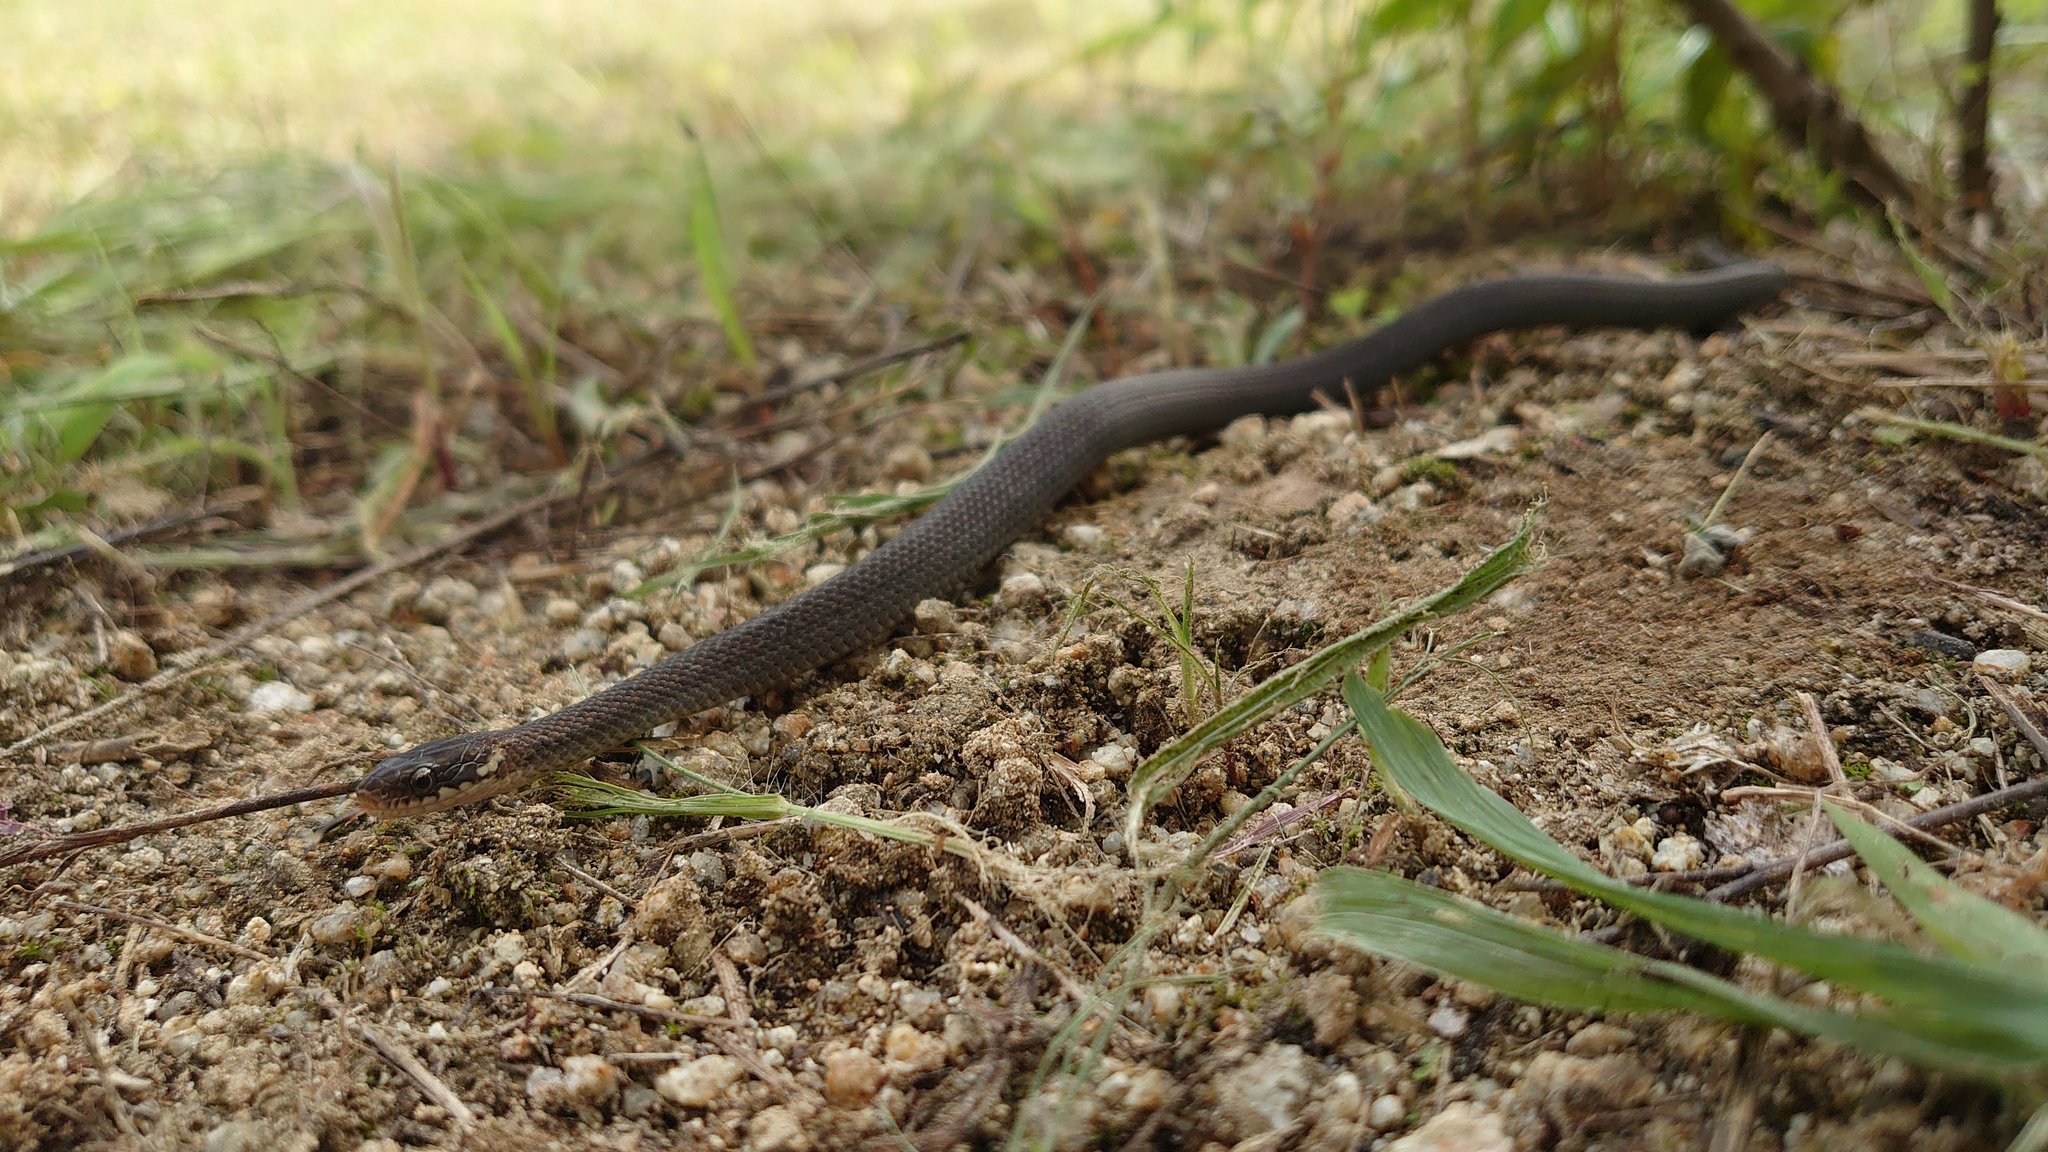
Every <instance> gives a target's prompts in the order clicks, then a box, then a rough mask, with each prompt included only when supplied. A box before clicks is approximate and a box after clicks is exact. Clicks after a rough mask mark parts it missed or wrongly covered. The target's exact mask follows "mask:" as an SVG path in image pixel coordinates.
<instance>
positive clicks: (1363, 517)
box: [1323, 492, 1380, 526]
mask: <svg viewBox="0 0 2048 1152" xmlns="http://www.w3.org/2000/svg"><path fill="white" fill-rule="evenodd" d="M1378 512H1379V506H1378V505H1376V504H1374V503H1373V502H1372V497H1370V496H1367V495H1366V494H1365V493H1363V492H1346V493H1344V494H1343V495H1342V496H1339V497H1337V498H1336V499H1335V500H1332V501H1330V506H1329V507H1328V508H1325V509H1323V519H1325V520H1328V521H1329V522H1330V523H1332V524H1336V525H1339V526H1343V525H1347V524H1361V523H1369V522H1371V521H1374V520H1378V519H1379V518H1380V517H1379V516H1378Z"/></svg>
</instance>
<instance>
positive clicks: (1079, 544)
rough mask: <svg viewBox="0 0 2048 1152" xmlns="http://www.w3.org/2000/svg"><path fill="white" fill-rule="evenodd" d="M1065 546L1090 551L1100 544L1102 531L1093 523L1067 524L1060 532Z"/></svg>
mask: <svg viewBox="0 0 2048 1152" xmlns="http://www.w3.org/2000/svg"><path fill="white" fill-rule="evenodd" d="M1060 539H1062V540H1065V541H1066V542H1067V547H1069V548H1076V549H1079V550H1081V551H1084V552H1091V551H1094V550H1095V549H1097V548H1099V547H1101V546H1102V539H1103V531H1102V529H1100V528H1097V527H1096V526H1095V525H1093V524H1069V525H1067V526H1066V528H1065V529H1063V530H1062V531H1061V532H1060Z"/></svg>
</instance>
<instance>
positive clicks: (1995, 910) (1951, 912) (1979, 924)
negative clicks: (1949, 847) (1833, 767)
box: [1821, 801, 2048, 985]
mask: <svg viewBox="0 0 2048 1152" xmlns="http://www.w3.org/2000/svg"><path fill="white" fill-rule="evenodd" d="M1821 807H1822V808H1824V809H1826V810H1827V814H1828V818H1829V819H1831V820H1833V821H1834V822H1835V827H1837V828H1839V829H1841V831H1842V838H1843V839H1844V840H1847V841H1848V842H1849V844H1850V846H1851V847H1853V848H1855V849H1856V854H1857V855H1858V856H1861V857H1863V862H1864V863H1865V864H1867V865H1869V866H1870V874H1871V875H1872V876H1874V877H1876V878H1877V879H1878V880H1879V881H1880V882H1882V883H1883V884H1884V886H1885V888H1886V889H1887V890H1888V891H1890V892H1891V894H1892V896H1893V898H1894V899H1896V900H1898V902H1899V903H1901V904H1903V905H1905V906H1906V911H1908V912H1911V913H1912V914H1913V919H1914V920H1916V921H1918V922H1919V924H1920V927H1921V929H1922V930H1924V931H1925V932H1926V933H1927V934H1928V935H1929V936H1930V937H1933V939H1934V940H1935V942H1936V943H1938V944H1940V945H1941V946H1942V947H1943V948H1945V949H1947V950H1948V952H1949V954H1950V955H1952V956H1957V957H1960V958H1962V959H1964V960H1974V961H1978V962H1980V963H1984V964H1994V965H2001V966H2006V965H2009V966H2012V967H2014V968H2017V969H2021V970H2024V971H2028V972H2032V973H2033V974H2034V975H2035V977H2036V978H2038V979H2040V980H2041V981H2042V983H2043V984H2044V985H2048V931H2043V930H2042V929H2041V928H2039V927H2038V926H2036V925H2035V923H2034V922H2033V921H2032V920H2030V919H2028V918H2027V917H2025V916H2022V915H2020V914H2019V913H2017V912H2014V911H2013V910H2012V909H2010V908H2007V907H2005V906H2003V905H2001V904H1994V903H1992V902H1991V901H1989V900H1986V899H1984V898H1983V897H1982V896H1979V895H1977V894H1976V893H1974V892H1971V891H1968V890H1966V889H1964V888H1962V887H1960V886H1958V885H1957V884H1956V883H1955V882H1954V881H1952V880H1950V879H1949V878H1948V877H1946V876H1943V875H1942V874H1941V873H1939V872H1936V871H1935V870H1934V869H1933V868H1931V867H1929V866H1928V865H1927V864H1926V863H1925V862H1923V861H1922V860H1921V859H1920V858H1919V857H1918V856H1915V855H1913V854H1912V853H1911V852H1909V851H1907V850H1906V847H1905V845H1903V844H1900V843H1899V842H1898V841H1897V840H1894V839H1892V838H1891V837H1890V836H1887V835H1885V834H1884V833H1883V832H1881V831H1879V830H1878V829H1876V828H1874V827H1872V826H1871V825H1869V824H1867V823H1865V822H1863V821H1862V820H1859V819H1857V818H1856V817H1855V816H1854V815H1853V814H1851V813H1850V812H1848V811H1845V810H1844V809H1842V808H1840V807H1837V806H1836V805H1834V804H1831V803H1828V802H1827V801H1822V802H1821Z"/></svg>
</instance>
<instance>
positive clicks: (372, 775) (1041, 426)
mask: <svg viewBox="0 0 2048 1152" xmlns="http://www.w3.org/2000/svg"><path fill="white" fill-rule="evenodd" d="M1786 282H1787V277H1786V274H1785V272H1784V271H1783V270H1782V269H1780V268H1779V267H1777V266H1776V265H1774V264H1768V263H1763V262H1743V263H1737V264H1731V265H1727V266H1724V267H1720V268H1715V269H1712V270H1709V271H1703V272H1695V273H1690V274H1686V275H1680V276H1674V277H1671V278H1668V279H1658V280H1651V279H1642V278H1637V277H1624V276H1607V275H1599V274H1590V273H1537V274H1527V275H1519V276H1512V277H1507V278H1503V279H1498V280H1490V281H1482V282H1480V283H1476V284H1471V285H1467V286H1465V287H1462V288H1457V289H1454V290H1452V291H1450V292H1446V293H1444V294H1442V295H1440V296H1435V297H1432V298H1431V299H1429V300H1426V301H1424V302H1422V303H1420V304H1418V305H1416V306H1415V307H1413V308H1411V309H1409V310H1408V311H1407V312H1405V313H1403V314H1402V315H1401V316H1400V317H1399V318H1397V319H1395V320H1393V321H1392V322H1390V323H1388V324H1386V325H1385V326H1383V327H1381V328H1379V329H1378V330H1376V331H1374V332H1372V333H1370V334H1368V335H1366V336H1363V337H1361V338H1359V339H1356V340H1351V341H1348V342H1346V343H1343V344H1339V345H1337V346H1336V347H1333V348H1330V349H1328V350H1326V351H1323V352H1319V353H1316V354H1314V355H1311V356H1305V357H1302V358H1299V359H1295V360H1289V361H1285V362H1281V363H1275V364H1265V365H1256V366H1249V367H1232V368H1190V369H1177V370H1173V371H1166V372H1155V373H1150V374H1147V375H1142V376H1131V377H1126V378H1123V379H1119V380H1112V381H1109V382H1107V383H1104V384H1098V385H1096V386H1095V387H1092V388H1089V389H1087V390H1086V391H1084V392H1082V393H1080V394H1079V395H1077V396H1075V397H1073V398H1071V399H1069V400H1067V401H1065V402H1064V403H1062V404H1060V405H1058V406H1057V407H1055V408H1053V409H1052V410H1051V411H1050V412H1048V413H1046V414H1045V416H1044V417H1043V418H1042V419H1040V420H1039V421H1038V422H1037V423H1035V424H1033V425H1032V426H1031V427H1030V428H1029V429H1028V430H1026V431H1025V432H1024V434H1023V435H1021V436H1019V437H1018V438H1017V439H1015V440H1013V441H1011V442H1010V443H1009V444H1007V445H1005V446H1004V447H1003V449H1002V450H1001V451H1000V452H998V453H997V454H996V455H995V458H994V459H992V460H990V461H989V462H988V463H986V464H984V465H983V466H982V467H981V468H980V469H978V470H976V471H975V472H973V473H972V474H970V475H969V476H967V477H965V478H964V479H962V480H961V481H960V482H959V483H958V484H957V485H956V486H955V487H954V488H953V491H952V492H951V493H950V494H949V495H947V496H946V498H945V499H944V500H941V501H940V502H939V503H937V504H935V505H933V506H932V508H931V509H930V510H928V511H927V512H925V514H924V515H923V516H921V517H919V518H918V519H916V520H915V521H913V522H912V523H910V524H909V525H908V526H906V527H905V528H904V529H903V530H902V531H901V532H899V533H898V534H897V535H896V536H895V537H894V538H893V539H891V540H889V541H888V542H886V543H884V544H883V545H881V546H880V547H878V548H876V549H874V550H873V551H872V552H869V553H868V554H867V555H866V556H865V557H863V558H862V559H861V561H860V562H859V563H857V564H854V565H853V566H852V567H850V568H848V569H846V570H845V571H844V572H841V573H839V574H838V575H836V576H834V577H832V578H831V579H829V580H827V581H825V582H824V583H822V584H820V585H818V586H817V587H815V588H812V589H810V590H808V591H806V592H804V593H802V594H801V595H798V596H796V597H794V598H792V599H790V600H787V601H785V602H783V603H781V604H779V605H776V606H775V607H773V608H770V609H768V610H767V611H764V612H762V613H761V614H760V615H758V616H756V617H754V618H753V619H751V620H748V621H747V622H745V623H743V624H740V625H738V626H736V627H734V628H731V629H728V630H726V631H724V632H721V633H719V634H717V635H715V636H711V637H708V638H706V639H704V640H702V641H700V642H698V643H697V644H695V645H693V646H691V647H690V648H687V649H685V650H683V651H681V652H677V653H675V654H673V655H671V656H668V657H667V658H665V659H663V660H662V661H661V662H660V663H658V664H655V665H654V666H653V667H650V668H647V669H645V670H644V671H641V672H639V673H637V674H635V675H633V676H630V677H628V678H626V679H625V680H622V681H620V682H619V683H617V684H614V685H612V686H610V687H608V688H606V689H604V690H603V691H601V692H598V693H595V694H594V695H591V696H589V697H586V698H585V699H583V700H580V701H578V702H576V703H574V704H571V705H569V706H568V707H566V708H563V709H561V710H560V711H557V712H552V713H549V714H548V715H545V716H542V717H539V718H538V719H534V720H529V721H527V722H526V723H524V724H520V725H517V726H516V727H511V728H503V729H498V730H495V731H490V732H476V733H466V734H464V735H460V736H451V737H448V738H446V739H442V740H435V741H432V742H430V743H427V744H421V745H418V746H416V747H413V748H410V749H407V750H406V751H404V752H400V753H398V754H397V755H395V756H392V757H390V758H388V759H385V760H383V761H381V762H380V763H378V765H377V766H376V767H375V768H373V769H372V770H371V771H370V772H369V773H368V774H367V775H366V776H364V777H363V779H362V781H361V783H360V784H359V786H358V788H357V790H356V794H355V804H356V807H357V808H358V809H359V810H360V811H363V812H365V813H368V814H369V815H372V816H379V817H394V816H406V815H415V814H421V813H426V812H434V811H440V810H442V809H446V808H452V807H455V806H457V805H460V804H467V803H471V802H474V801H477V800H481V799H484V798H486V797H489V796H496V795H500V794H503V793H506V792H510V791H513V790H515V789H518V788H522V787H524V786H526V785H528V784H530V783H532V782H534V781H535V780H538V779H539V778H540V777H541V776H543V775H545V774H546V773H548V772H552V771H556V770H560V769H564V768H569V767H573V766H575V765H577V764H579V763H580V762H582V761H584V760H586V759H588V758H589V757H591V756H594V755H596V754H597V753H600V752H604V751H607V750H609V749H612V748H616V747H618V746H620V745H622V744H626V743H629V742H630V741H632V740H634V739H636V738H638V737H641V736H644V735H645V734H646V733H647V732H648V731H649V730H651V729H653V728H656V727H659V726H660V725H662V724H666V723H669V722H671V721H675V720H680V719H683V718H685V717H687V716H690V715H692V714H694V713H697V712H701V711H703V710H705V709H707V708H712V707H716V706H717V705H720V704H724V703H726V702H728V701H731V700H734V699H737V698H739V697H742V696H751V695H754V694H757V693H760V692H764V691H767V690H769V689H771V688H777V687H780V686H782V685H785V684H788V683H790V682H791V681H793V680H795V679H797V678H798V677H800V676H802V675H803V674H805V673H807V672H810V671H812V670H814V669H816V668H820V667H822V666H824V665H826V664H829V663H831V662H833V661H835V660H838V659H841V658H842V657H845V656H848V655H850V654H852V653H854V652H857V651H859V650H861V649H864V648H869V647H872V646H874V645H876V644H879V643H880V642H881V641H883V640H885V639H887V638H888V636H889V634H890V633H891V632H893V631H894V630H895V629H896V627H897V625H899V624H901V623H902V622H903V621H904V620H905V619H906V618H908V617H909V616H910V614H911V612H912V610H913V609H914V608H915V607H916V606H917V603H918V601H920V600H923V599H925V598H927V597H931V596H936V595H943V594H946V593H950V592H952V591H954V590H955V589H957V588H958V587H959V586H960V585H962V584H964V583H965V582H966V581H968V580H969V579H971V578H972V577H973V576H974V575H976V574H977V573H978V572H980V571H981V570H982V568H983V567H984V566H985V565H987V564H988V563H989V562H990V561H992V560H994V559H995V557H996V556H997V555H998V554H999V553H1001V552H1002V550H1003V549H1004V548H1006V547H1008V546H1009V545H1010V543H1011V542H1012V541H1014V540H1015V539H1016V538H1017V537H1018V536H1020V535H1022V534H1023V533H1025V532H1026V531H1029V530H1030V529H1031V528H1032V527H1033V526H1034V525H1036V524H1037V522H1038V521H1039V519H1040V518H1041V517H1043V516H1044V515H1045V514H1046V512H1048V511H1049V510H1050V509H1051V508H1052V506H1053V504H1054V503H1055V502H1057V501H1058V500H1059V498H1060V497H1061V496H1063V495H1065V494H1066V493H1067V492H1068V491H1069V490H1070V489H1072V488H1073V487H1074V486H1075V485H1076V484H1078V483H1079V482H1080V481H1081V480H1082V478H1083V477H1085V476H1086V475H1087V474H1088V473H1089V472H1090V471H1092V470H1093V469H1094V468H1095V467H1096V466H1098V465H1099V464H1101V463H1102V462H1103V461H1104V460H1105V459H1107V458H1108V457H1109V456H1110V455H1111V454H1112V453H1115V452H1119V451H1121V450H1123V449H1126V448H1131V447H1134V446H1137V445H1139V444H1144V443H1148V442H1150V441H1154V440H1160V439H1164V438H1166V437H1169V436H1176V435H1185V434H1190V433H1197V432H1204V431H1209V430H1212V429H1216V428H1220V427H1222V426H1223V425H1225V424H1228V423H1229V422H1230V421H1232V420H1235V419H1237V418H1238V417H1240V416H1247V415H1253V414H1264V415H1285V414H1289V413H1295V412H1302V411H1306V410H1308V409H1309V408H1311V407H1313V406H1314V404H1315V402H1316V401H1315V396H1316V394H1317V393H1318V392H1322V393H1324V394H1325V395H1329V396H1332V397H1335V396H1342V395H1343V394H1344V386H1345V384H1346V382H1347V381H1348V382H1349V383H1350V385H1351V386H1352V387H1353V388H1354V389H1356V390H1357V391H1359V392H1360V393H1369V392H1371V391H1373V390H1374V389H1377V388H1380V387H1383V386H1385V385H1386V384H1388V383H1389V382H1391V381H1392V380H1393V379H1394V378H1395V377H1397V376H1400V375H1401V374H1403V373H1405V372H1408V371H1410V370H1412V369H1414V368H1417V367H1419V366H1421V365H1423V364H1425V363H1427V362H1428V361H1430V360H1431V359H1432V358H1434V357H1436V356H1437V355H1438V354H1440V353H1441V352H1443V351H1445V350H1446V349H1448V348H1451V347H1454V346H1456V345H1460V344H1463V343H1464V342H1466V341H1469V340H1471V339H1473V338H1474V337H1477V336H1481V335H1484V334H1486V333H1489V332H1496V331H1501V330H1505V329H1518V328H1532V327H1545V326H1564V327H1571V328H1590V327H1619V328H1662V327H1672V328H1684V329H1691V330H1705V329H1710V328H1713V327H1717V326H1719V325H1721V324H1723V323H1725V322H1727V321H1728V320H1729V319H1731V318H1732V317H1733V316H1735V315H1736V314H1737V313H1739V312H1742V311H1744V310H1746V309H1750V308H1754V307H1756V306H1758V305H1761V304H1764V303H1766V302H1768V301H1770V300H1772V299H1774V298H1776V297H1777V296H1778V294H1779V293H1780V292H1782V291H1783V290H1784V288H1785V285H1786Z"/></svg>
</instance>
